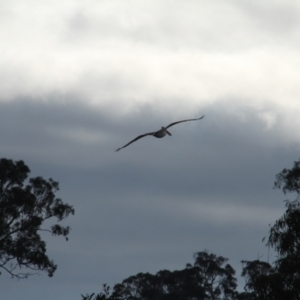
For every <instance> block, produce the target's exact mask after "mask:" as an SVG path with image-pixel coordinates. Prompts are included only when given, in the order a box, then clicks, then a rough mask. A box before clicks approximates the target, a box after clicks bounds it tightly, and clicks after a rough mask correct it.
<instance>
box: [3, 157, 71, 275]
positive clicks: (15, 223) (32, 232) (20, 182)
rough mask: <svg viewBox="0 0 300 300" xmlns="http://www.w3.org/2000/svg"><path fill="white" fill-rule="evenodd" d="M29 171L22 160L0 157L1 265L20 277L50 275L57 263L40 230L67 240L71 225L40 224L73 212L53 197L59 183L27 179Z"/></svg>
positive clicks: (59, 218) (50, 180)
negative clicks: (40, 273) (48, 252)
mask: <svg viewBox="0 0 300 300" xmlns="http://www.w3.org/2000/svg"><path fill="white" fill-rule="evenodd" d="M29 173H30V170H29V168H28V166H26V165H25V163H24V162H23V161H17V162H14V161H12V160H9V159H1V160H0V268H2V269H4V270H6V271H7V272H8V273H9V274H10V275H11V276H12V277H16V278H19V279H20V278H27V277H28V276H29V275H31V274H35V273H36V272H38V271H46V272H47V273H48V275H49V276H53V273H54V272H55V270H56V268H57V266H56V265H55V264H54V262H53V261H52V260H50V259H49V257H48V256H47V254H46V243H45V241H43V240H42V238H41V235H40V232H42V231H45V232H50V233H51V234H52V235H55V236H59V235H62V236H64V237H65V238H66V239H68V234H69V231H70V228H69V227H68V226H62V225H60V224H58V223H56V224H54V225H52V226H51V227H50V228H43V227H42V225H43V224H44V222H45V221H46V220H50V219H53V218H54V219H56V220H57V221H58V222H60V221H62V220H63V219H65V218H66V217H67V216H68V215H69V214H74V212H75V211H74V209H73V207H72V206H70V205H68V204H65V203H63V202H62V200H61V199H59V198H56V197H55V193H56V192H57V191H58V190H59V184H58V182H56V181H54V180H52V179H51V178H50V179H49V180H48V181H47V180H45V179H43V178H42V177H35V178H28V175H29ZM22 268H25V269H26V272H21V271H20V270H21V269H22ZM28 270H30V271H28Z"/></svg>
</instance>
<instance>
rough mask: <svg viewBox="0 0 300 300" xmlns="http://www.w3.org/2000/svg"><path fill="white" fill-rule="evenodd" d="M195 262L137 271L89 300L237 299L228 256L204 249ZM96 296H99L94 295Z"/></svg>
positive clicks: (234, 279)
mask: <svg viewBox="0 0 300 300" xmlns="http://www.w3.org/2000/svg"><path fill="white" fill-rule="evenodd" d="M194 259H195V262H194V264H193V265H192V264H187V265H186V268H185V269H183V270H175V271H168V270H162V271H159V272H157V273H156V274H155V275H153V274H150V273H139V274H137V275H134V276H130V277H128V278H127V279H125V280H123V282H122V283H119V284H116V285H115V286H114V287H113V289H112V292H111V293H110V288H109V287H108V286H106V285H104V289H103V290H104V291H103V292H102V293H100V294H98V295H96V296H94V298H92V297H91V296H92V295H93V294H92V295H91V296H88V295H87V296H82V297H83V299H89V300H100V299H103V300H104V299H108V300H116V299H118V300H208V299H212V300H219V299H224V300H225V299H236V298H235V297H236V295H237V292H236V286H237V284H236V278H235V277H234V274H235V271H234V269H233V268H232V267H231V266H230V265H229V264H225V263H226V262H227V259H226V258H224V257H222V256H217V255H215V254H210V253H208V252H206V251H204V252H198V253H196V254H195V255H194ZM97 297H98V298H97Z"/></svg>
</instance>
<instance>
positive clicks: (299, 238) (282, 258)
mask: <svg viewBox="0 0 300 300" xmlns="http://www.w3.org/2000/svg"><path fill="white" fill-rule="evenodd" d="M274 186H275V188H282V191H283V193H284V194H286V193H296V199H295V200H294V201H290V200H286V201H285V202H286V208H287V209H286V211H285V213H284V214H283V216H282V217H281V218H280V219H279V220H277V221H276V222H275V224H274V225H273V226H272V227H271V229H270V235H269V239H268V242H267V245H268V246H270V247H273V248H274V249H275V250H276V251H277V252H278V259H277V260H276V261H275V267H276V270H277V272H278V273H280V274H281V275H282V285H283V288H284V289H285V291H286V292H287V294H288V296H286V298H285V299H299V295H300V202H299V199H300V198H299V197H300V161H298V162H294V166H293V168H292V169H283V170H282V172H280V173H279V174H277V175H276V181H275V183H274ZM287 297H289V298H287Z"/></svg>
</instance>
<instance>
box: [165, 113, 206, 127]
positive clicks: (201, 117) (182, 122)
mask: <svg viewBox="0 0 300 300" xmlns="http://www.w3.org/2000/svg"><path fill="white" fill-rule="evenodd" d="M203 118H204V115H203V116H202V117H200V118H198V119H188V120H182V121H178V122H174V123H171V124H170V125H168V126H167V127H166V129H167V128H169V127H171V126H173V125H176V124H178V123H183V122H188V121H197V120H201V119H203Z"/></svg>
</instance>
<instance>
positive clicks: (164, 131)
mask: <svg viewBox="0 0 300 300" xmlns="http://www.w3.org/2000/svg"><path fill="white" fill-rule="evenodd" d="M203 118H204V115H203V116H202V117H200V118H198V119H188V120H182V121H177V122H174V123H171V124H170V125H168V126H167V127H162V128H161V129H160V130H158V131H154V132H149V133H145V134H141V135H139V136H138V137H136V138H135V139H133V140H132V141H130V142H129V143H128V144H126V145H125V146H123V147H121V148H118V149H117V150H116V152H118V151H120V150H121V149H123V148H125V147H127V146H129V145H130V144H131V143H133V142H135V141H137V140H139V139H141V138H143V137H144V136H147V135H152V136H155V137H156V138H163V137H164V136H165V135H166V134H168V135H170V136H171V135H172V134H171V133H170V132H169V131H168V130H167V129H168V128H170V127H171V126H174V125H176V124H179V123H183V122H188V121H197V120H201V119H203Z"/></svg>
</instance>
